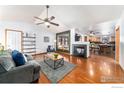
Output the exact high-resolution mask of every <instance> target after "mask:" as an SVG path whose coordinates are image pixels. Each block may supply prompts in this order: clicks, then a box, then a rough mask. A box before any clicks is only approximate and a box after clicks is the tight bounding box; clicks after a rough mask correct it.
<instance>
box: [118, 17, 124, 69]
mask: <svg viewBox="0 0 124 93" xmlns="http://www.w3.org/2000/svg"><path fill="white" fill-rule="evenodd" d="M119 25H120V54H119V55H120V58H119V60H120V62H119V64H120V66H121V67H122V68H123V69H124V18H123V17H121V19H120V21H119Z"/></svg>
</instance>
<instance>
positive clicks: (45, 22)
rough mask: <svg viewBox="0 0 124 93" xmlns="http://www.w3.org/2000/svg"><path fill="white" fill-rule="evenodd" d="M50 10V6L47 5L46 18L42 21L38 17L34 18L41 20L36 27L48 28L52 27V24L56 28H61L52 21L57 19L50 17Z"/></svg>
mask: <svg viewBox="0 0 124 93" xmlns="http://www.w3.org/2000/svg"><path fill="white" fill-rule="evenodd" d="M48 9H49V5H46V18H44V19H42V18H39V17H36V16H35V17H34V18H35V19H38V20H41V22H40V23H36V25H40V24H45V25H46V26H47V27H48V28H49V27H50V24H52V25H54V26H59V24H57V23H54V22H52V20H53V19H55V17H54V16H51V17H49V16H48Z"/></svg>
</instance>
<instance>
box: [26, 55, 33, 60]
mask: <svg viewBox="0 0 124 93" xmlns="http://www.w3.org/2000/svg"><path fill="white" fill-rule="evenodd" d="M25 56H26V58H27V61H30V60H33V57H32V56H31V55H28V54H25Z"/></svg>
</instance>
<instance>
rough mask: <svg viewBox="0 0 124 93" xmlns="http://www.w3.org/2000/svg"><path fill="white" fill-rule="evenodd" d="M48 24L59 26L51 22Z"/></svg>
mask: <svg viewBox="0 0 124 93" xmlns="http://www.w3.org/2000/svg"><path fill="white" fill-rule="evenodd" d="M49 23H50V24H52V25H55V26H59V24H57V23H53V22H49Z"/></svg>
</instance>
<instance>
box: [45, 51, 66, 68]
mask: <svg viewBox="0 0 124 93" xmlns="http://www.w3.org/2000/svg"><path fill="white" fill-rule="evenodd" d="M54 54H55V53H49V54H46V55H44V62H45V63H46V64H47V65H48V66H49V67H51V68H52V69H54V70H55V69H57V68H59V67H61V66H63V65H64V58H63V57H62V56H61V55H59V54H58V57H57V58H55V57H54Z"/></svg>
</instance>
